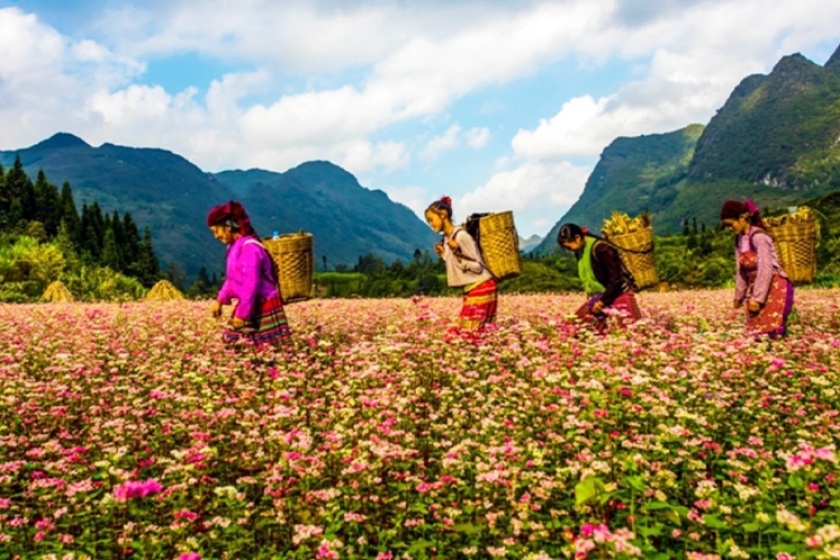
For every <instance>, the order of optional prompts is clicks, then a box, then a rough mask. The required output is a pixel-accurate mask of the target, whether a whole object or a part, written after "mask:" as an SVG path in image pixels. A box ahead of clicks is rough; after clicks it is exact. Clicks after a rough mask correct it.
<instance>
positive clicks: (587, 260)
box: [578, 235, 605, 296]
mask: <svg viewBox="0 0 840 560" xmlns="http://www.w3.org/2000/svg"><path fill="white" fill-rule="evenodd" d="M584 239H585V240H586V245H585V246H584V247H583V254H582V255H581V256H580V260H579V261H578V276H580V281H581V282H583V290H584V291H585V292H586V293H587V294H588V295H590V296H591V295H593V294H602V293H604V290H605V288H604V285H603V284H601V283H600V282H598V279H597V278H595V271H594V270H592V247H593V246H594V245H595V243H596V242H597V239H595V238H594V237H590V236H588V235H587V236H586V237H584Z"/></svg>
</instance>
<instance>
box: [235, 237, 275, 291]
mask: <svg viewBox="0 0 840 560" xmlns="http://www.w3.org/2000/svg"><path fill="white" fill-rule="evenodd" d="M243 245H259V246H260V247H261V248H262V250H263V252H264V253H265V254H266V255H267V256H268V258H269V260H271V262H274V259H273V258H272V256H271V253H269V252H268V249H266V248H265V245H263V244H262V243H260V242H259V241H258V240H256V239H254V238H253V237H250V238H248V239H246V240H245V242H244V243H243ZM260 272H262V271H260ZM277 272H278V274H277V278H270V277H269V278H266V280H268V281H269V282H270V283H272V284H276V285H277V286H279V285H280V274H279V272H280V271H279V270H278V271H277ZM263 276H264V275H263Z"/></svg>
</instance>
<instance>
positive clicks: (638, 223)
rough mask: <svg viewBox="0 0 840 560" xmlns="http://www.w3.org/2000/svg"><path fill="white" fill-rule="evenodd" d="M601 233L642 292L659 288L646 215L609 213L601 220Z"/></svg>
mask: <svg viewBox="0 0 840 560" xmlns="http://www.w3.org/2000/svg"><path fill="white" fill-rule="evenodd" d="M601 231H602V232H603V234H604V237H606V238H607V239H608V240H609V241H610V242H611V243H613V244H614V245H615V246H616V247H618V249H619V254H620V255H621V260H622V261H623V262H624V264H625V266H627V268H628V269H629V270H630V273H631V274H632V275H633V278H634V279H635V280H636V286H637V287H638V288H639V289H640V290H642V289H644V288H648V287H650V286H656V285H657V284H659V274H658V273H657V272H656V261H655V259H654V257H653V226H652V225H651V222H650V214H648V213H647V212H642V213H641V214H639V215H638V216H636V217H635V218H631V217H630V216H628V215H627V214H624V213H621V212H613V213H612V216H611V217H610V218H607V219H606V220H604V225H603V227H602V228H601Z"/></svg>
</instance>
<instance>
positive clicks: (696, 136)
mask: <svg viewBox="0 0 840 560" xmlns="http://www.w3.org/2000/svg"><path fill="white" fill-rule="evenodd" d="M701 132H702V133H701ZM838 189H840V48H838V49H837V50H836V51H835V52H834V54H833V55H832V56H831V58H830V59H829V60H828V62H827V63H826V64H825V65H824V66H819V65H817V64H814V63H813V62H811V61H809V60H807V59H805V58H804V57H803V56H801V55H799V54H794V55H790V56H786V57H784V58H782V59H781V60H780V61H779V62H778V63H777V64H776V66H775V67H774V68H773V71H772V72H771V73H770V74H768V75H766V76H764V75H752V76H748V77H747V78H745V79H744V80H743V81H742V82H741V83H740V84H739V85H738V86H737V87H736V88H735V89H734V90H733V92H732V94H731V95H730V97H729V99H728V100H727V101H726V103H725V104H724V106H723V107H722V108H721V109H720V110H719V111H718V112H717V114H716V115H715V116H714V117H713V118H712V119H711V120H710V121H709V123H708V124H707V125H706V126H705V127H699V126H690V127H687V128H685V129H683V130H681V131H677V132H674V133H669V134H664V135H651V136H642V137H637V138H619V139H617V140H616V141H614V142H613V143H612V144H610V146H608V147H607V148H606V149H605V150H604V152H603V154H602V155H601V159H600V160H599V162H598V164H597V165H596V167H595V169H594V170H593V172H592V175H591V176H590V178H589V180H588V181H587V183H586V187H585V189H584V192H583V194H582V195H581V197H580V199H579V200H578V201H577V202H576V203H575V204H574V205H573V206H572V207H571V208H570V209H569V211H568V212H567V213H566V214H565V215H564V216H563V217H562V218H561V219H560V220H559V221H558V223H557V224H556V225H555V226H554V228H552V231H551V232H550V233H549V234H548V236H547V237H546V240H545V241H544V242H543V243H542V244H541V245H540V246H539V247H538V248H537V250H536V252H538V253H544V252H546V251H552V250H554V245H555V242H554V239H555V238H556V232H557V230H558V229H559V226H560V224H561V223H563V222H568V221H571V222H578V223H580V224H583V225H586V226H588V227H590V228H591V229H593V230H595V231H598V230H600V227H601V224H602V222H603V219H604V218H606V217H607V216H609V214H610V213H611V212H612V211H613V210H616V211H620V212H625V213H627V214H630V215H636V214H638V213H639V212H641V211H643V210H649V211H650V213H651V216H652V218H653V225H654V229H655V230H656V232H657V233H659V234H663V233H669V232H671V233H673V232H677V231H680V230H681V229H682V224H683V223H684V221H685V220H686V219H695V218H696V219H697V221H698V222H700V223H705V224H707V225H714V224H716V223H717V221H718V216H719V210H720V205H721V204H722V203H723V201H724V200H726V199H728V198H739V199H743V198H752V199H753V200H755V201H756V203H757V204H759V206H761V207H765V208H779V207H783V206H788V205H795V204H797V203H799V202H801V201H803V200H807V199H809V198H814V197H818V196H820V195H823V194H826V193H829V192H832V191H835V190H838Z"/></svg>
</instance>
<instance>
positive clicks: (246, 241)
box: [216, 236, 277, 321]
mask: <svg viewBox="0 0 840 560" xmlns="http://www.w3.org/2000/svg"><path fill="white" fill-rule="evenodd" d="M276 295H277V281H276V280H275V278H274V272H273V270H272V265H271V256H269V254H268V252H267V251H266V250H265V248H264V247H263V246H262V245H261V244H260V243H259V241H257V240H256V239H255V238H253V237H246V236H243V237H240V238H239V239H237V240H236V241H234V242H233V243H231V244H230V246H229V247H228V250H227V270H226V277H225V282H224V284H222V287H221V289H220V290H219V294H218V295H217V296H216V299H217V300H218V301H219V302H220V303H222V304H225V305H229V304H230V303H231V300H232V299H237V300H239V303H238V305H237V306H236V309H235V311H234V313H233V314H234V316H235V317H239V318H240V319H244V320H246V321H247V320H250V319H251V318H253V316H254V314H255V313H258V312H259V309H257V308H256V307H257V305H258V302H259V301H265V300H267V299H269V298H271V297H274V296H276Z"/></svg>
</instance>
